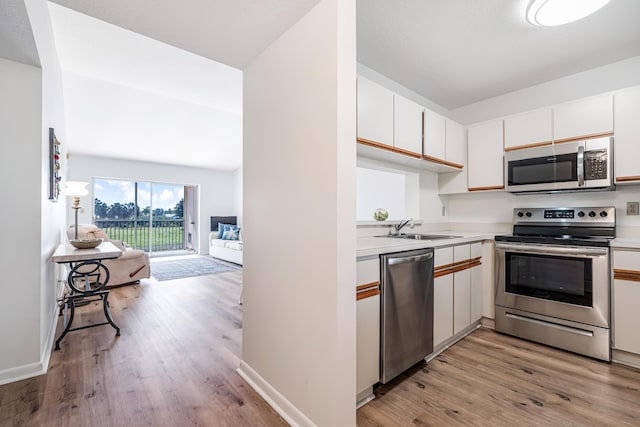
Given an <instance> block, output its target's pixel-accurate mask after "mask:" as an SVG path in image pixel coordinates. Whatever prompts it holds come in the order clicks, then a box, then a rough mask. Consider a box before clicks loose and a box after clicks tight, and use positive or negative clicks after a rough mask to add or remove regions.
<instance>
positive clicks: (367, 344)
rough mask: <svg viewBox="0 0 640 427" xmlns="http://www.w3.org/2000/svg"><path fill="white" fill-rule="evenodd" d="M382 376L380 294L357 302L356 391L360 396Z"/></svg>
mask: <svg viewBox="0 0 640 427" xmlns="http://www.w3.org/2000/svg"><path fill="white" fill-rule="evenodd" d="M379 375H380V294H377V295H372V296H369V297H366V298H362V299H360V300H358V301H357V302H356V390H357V393H358V394H360V393H362V392H363V391H364V392H365V394H367V393H366V391H367V390H368V389H369V388H371V386H373V385H374V384H375V383H377V382H378V380H379Z"/></svg>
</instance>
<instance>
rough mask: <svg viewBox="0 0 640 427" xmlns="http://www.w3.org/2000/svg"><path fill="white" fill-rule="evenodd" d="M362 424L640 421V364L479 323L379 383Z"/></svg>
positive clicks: (361, 412)
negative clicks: (608, 358) (479, 326)
mask: <svg viewBox="0 0 640 427" xmlns="http://www.w3.org/2000/svg"><path fill="white" fill-rule="evenodd" d="M358 425H359V426H361V427H365V426H407V425H423V426H557V427H559V426H563V427H564V426H640V370H637V369H633V368H628V367H624V366H621V365H617V364H607V363H605V362H599V361H596V360H594V359H590V358H587V357H582V356H578V355H575V354H571V353H568V352H565V351H561V350H557V349H553V348H550V347H545V346H543V345H539V344H535V343H531V342H528V341H524V340H520V339H517V338H513V337H509V336H506V335H501V334H498V333H496V332H494V331H492V330H489V329H478V330H476V331H475V332H474V333H473V334H471V335H469V336H468V337H466V338H465V339H464V340H462V341H460V342H459V343H457V344H456V345H454V346H452V347H451V348H449V349H448V350H446V351H445V352H443V353H442V354H440V355H439V356H438V357H436V358H435V359H434V360H432V361H431V362H429V363H428V364H422V365H418V366H416V367H414V368H412V369H411V370H410V371H408V372H406V373H405V374H404V375H402V376H401V378H397V379H396V380H394V381H392V382H391V383H389V384H385V385H384V386H380V387H378V389H377V390H376V399H375V400H373V401H372V402H371V403H369V404H368V405H366V406H364V407H363V408H361V409H360V410H359V411H358Z"/></svg>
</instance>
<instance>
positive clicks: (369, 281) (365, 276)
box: [356, 258, 380, 286]
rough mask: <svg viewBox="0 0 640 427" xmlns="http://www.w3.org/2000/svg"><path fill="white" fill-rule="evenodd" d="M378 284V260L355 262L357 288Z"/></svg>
mask: <svg viewBox="0 0 640 427" xmlns="http://www.w3.org/2000/svg"><path fill="white" fill-rule="evenodd" d="M376 283H377V284H379V283H380V258H371V259H365V260H359V261H358V262H356V284H357V286H363V285H371V286H374V285H375V284H376Z"/></svg>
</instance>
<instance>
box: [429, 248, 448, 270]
mask: <svg viewBox="0 0 640 427" xmlns="http://www.w3.org/2000/svg"><path fill="white" fill-rule="evenodd" d="M433 252H434V254H433V259H434V266H435V268H438V267H444V266H448V265H451V264H453V248H451V247H449V248H437V249H435V250H434V251H433Z"/></svg>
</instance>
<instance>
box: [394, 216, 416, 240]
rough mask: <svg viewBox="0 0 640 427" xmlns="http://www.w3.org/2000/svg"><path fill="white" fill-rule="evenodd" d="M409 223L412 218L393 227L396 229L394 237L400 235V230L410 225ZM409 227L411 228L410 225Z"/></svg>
mask: <svg viewBox="0 0 640 427" xmlns="http://www.w3.org/2000/svg"><path fill="white" fill-rule="evenodd" d="M411 221H413V218H409V219H403V220H402V221H400V223H399V224H396V225H394V226H393V227H394V228H395V229H396V232H395V235H396V236H397V235H399V234H400V230H402V229H403V228H404V227H406V226H407V225H409V224H410V223H411ZM410 227H411V228H413V224H411V225H410Z"/></svg>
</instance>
